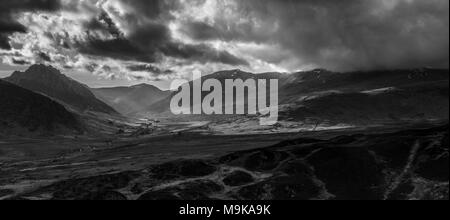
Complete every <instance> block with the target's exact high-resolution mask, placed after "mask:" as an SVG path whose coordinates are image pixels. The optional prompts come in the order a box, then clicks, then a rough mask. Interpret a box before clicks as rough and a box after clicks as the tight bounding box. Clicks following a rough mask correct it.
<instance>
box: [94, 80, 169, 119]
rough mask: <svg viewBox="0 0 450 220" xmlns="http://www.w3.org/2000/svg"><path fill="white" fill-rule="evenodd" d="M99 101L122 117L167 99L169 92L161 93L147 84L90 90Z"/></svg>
mask: <svg viewBox="0 0 450 220" xmlns="http://www.w3.org/2000/svg"><path fill="white" fill-rule="evenodd" d="M92 91H93V93H94V94H95V95H96V96H97V98H99V99H100V100H102V101H104V102H105V103H107V104H108V105H110V106H112V107H114V108H115V109H116V110H117V111H118V112H120V113H121V114H123V115H129V114H132V113H134V112H139V111H142V110H143V109H145V108H147V107H148V106H150V105H152V104H154V103H156V102H158V101H160V100H162V99H164V98H166V97H168V96H169V95H170V94H171V92H170V91H162V90H160V89H159V88H157V87H155V86H152V85H149V84H139V85H135V86H130V87H113V88H99V89H92Z"/></svg>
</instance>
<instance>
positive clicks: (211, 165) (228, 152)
mask: <svg viewBox="0 0 450 220" xmlns="http://www.w3.org/2000/svg"><path fill="white" fill-rule="evenodd" d="M167 126H168V127H170V129H171V130H172V131H175V132H172V133H167V132H160V133H157V134H156V135H150V136H142V137H115V138H114V139H109V138H88V137H70V138H69V137H55V138H52V139H39V138H36V139H30V138H11V139H8V138H2V139H1V141H0V199H7V198H10V199H37V200H41V199H95V200H109V199H133V200H134V199H143V200H146V199H151V200H158V199H162V200H165V199H169V200H172V199H250V200H253V199H257V200H258V199H448V182H449V181H448V174H449V171H448V167H449V166H448V165H449V163H448V125H446V126H442V125H430V124H421V125H417V124H415V125H391V126H384V127H373V128H361V129H360V128H342V129H333V130H318V131H309V132H307V131H302V132H295V133H292V132H291V133H268V134H263V133H261V134H260V133H255V134H245V135H238V134H231V135H230V134H211V133H208V132H207V130H210V129H211V128H210V127H211V126H207V123H206V124H205V123H197V124H195V125H192V124H185V125H171V126H169V125H167Z"/></svg>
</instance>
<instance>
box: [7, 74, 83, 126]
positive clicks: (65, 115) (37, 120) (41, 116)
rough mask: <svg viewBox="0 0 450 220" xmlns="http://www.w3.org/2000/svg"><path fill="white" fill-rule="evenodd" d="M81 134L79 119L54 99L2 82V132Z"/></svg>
mask: <svg viewBox="0 0 450 220" xmlns="http://www.w3.org/2000/svg"><path fill="white" fill-rule="evenodd" d="M64 131H68V132H69V131H70V132H73V131H77V132H78V131H81V126H80V123H79V121H78V119H77V117H76V116H75V115H74V114H72V113H70V112H69V111H67V110H66V109H65V108H64V107H63V106H62V105H60V104H58V103H57V102H55V101H52V100H51V99H49V98H47V97H45V96H42V95H40V94H37V93H34V92H32V91H29V90H26V89H23V88H20V87H18V86H16V85H13V84H11V83H8V82H5V81H2V80H0V133H12V134H23V132H26V133H28V132H32V133H33V132H37V133H39V132H44V133H48V132H52V133H53V132H57V133H62V132H64Z"/></svg>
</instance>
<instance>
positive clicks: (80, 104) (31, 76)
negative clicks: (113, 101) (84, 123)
mask: <svg viewBox="0 0 450 220" xmlns="http://www.w3.org/2000/svg"><path fill="white" fill-rule="evenodd" d="M5 80H6V81H8V82H11V83H13V84H16V85H18V86H20V87H23V88H26V89H29V90H31V91H35V92H37V93H42V94H44V95H46V96H48V97H51V98H53V99H55V100H57V101H58V102H61V103H62V104H64V105H66V106H69V107H71V108H73V109H74V110H76V111H79V112H85V111H94V112H101V113H106V114H117V112H116V111H115V110H114V109H113V108H111V107H110V106H108V105H107V104H105V103H104V102H102V101H100V100H98V99H97V98H96V97H95V96H94V94H93V93H92V92H91V91H90V89H89V88H88V87H87V86H86V85H83V84H81V83H79V82H77V81H75V80H73V79H71V78H69V77H67V76H65V75H63V74H62V73H61V72H60V71H59V70H57V69H55V68H53V67H51V66H45V65H33V66H31V67H30V68H29V69H28V70H26V71H25V72H14V73H13V74H12V75H11V76H10V77H8V78H6V79H5Z"/></svg>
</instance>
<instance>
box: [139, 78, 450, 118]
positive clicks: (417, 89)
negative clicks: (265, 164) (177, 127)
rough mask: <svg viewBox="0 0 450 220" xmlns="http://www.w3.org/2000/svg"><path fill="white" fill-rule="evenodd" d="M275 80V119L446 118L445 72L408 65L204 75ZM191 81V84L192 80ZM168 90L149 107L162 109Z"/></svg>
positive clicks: (164, 109)
mask: <svg viewBox="0 0 450 220" xmlns="http://www.w3.org/2000/svg"><path fill="white" fill-rule="evenodd" d="M237 78H241V79H243V80H246V79H250V78H251V79H274V78H275V79H279V105H280V118H281V119H283V120H293V121H298V122H306V121H311V120H312V122H314V121H322V122H330V123H336V124H339V123H348V124H371V123H374V122H375V121H397V120H410V119H413V120H416V119H444V120H445V119H448V111H449V92H448V83H449V72H448V70H439V69H413V70H389V71H367V72H350V73H337V72H331V71H326V70H320V69H317V70H313V71H308V72H299V73H293V74H290V75H286V74H280V73H266V74H251V73H246V72H242V71H239V70H232V71H222V72H217V73H214V74H211V75H208V76H205V77H203V80H206V79H218V80H219V81H221V82H222V83H224V82H225V79H237ZM191 84H192V82H191ZM172 97H173V94H172V95H171V96H169V97H168V98H166V99H163V100H162V101H160V102H158V103H155V104H154V105H153V106H151V107H150V108H148V109H147V110H148V112H149V113H167V112H169V111H170V109H169V105H170V101H171V98H172Z"/></svg>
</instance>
